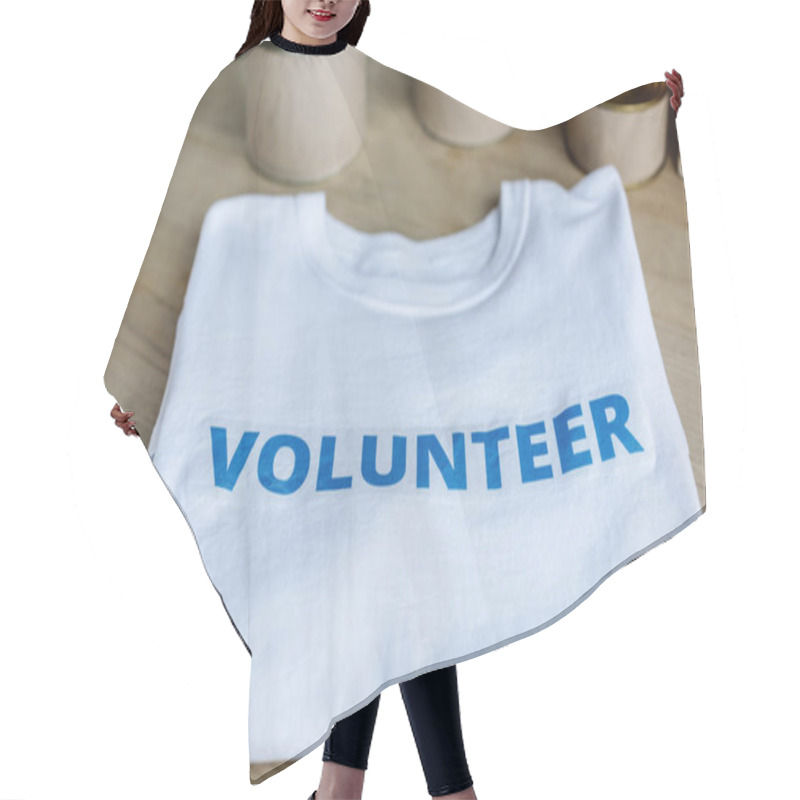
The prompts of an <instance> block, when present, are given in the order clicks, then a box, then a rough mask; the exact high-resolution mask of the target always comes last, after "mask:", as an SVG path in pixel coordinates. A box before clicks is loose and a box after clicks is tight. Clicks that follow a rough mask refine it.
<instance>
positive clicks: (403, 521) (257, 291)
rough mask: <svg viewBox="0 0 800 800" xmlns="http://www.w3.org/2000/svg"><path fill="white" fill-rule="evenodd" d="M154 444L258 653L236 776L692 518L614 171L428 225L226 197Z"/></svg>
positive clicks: (319, 202)
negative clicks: (399, 228) (458, 225)
mask: <svg viewBox="0 0 800 800" xmlns="http://www.w3.org/2000/svg"><path fill="white" fill-rule="evenodd" d="M149 453H150V455H151V457H152V459H153V463H154V465H155V466H156V468H157V470H158V472H159V474H160V475H161V477H162V478H163V480H164V482H165V484H166V486H167V487H168V488H169V490H170V492H171V493H172V495H173V497H174V498H175V500H176V502H177V503H178V504H179V506H180V508H181V510H182V511H183V513H184V515H185V516H186V519H187V520H188V522H189V524H190V526H191V528H192V531H193V532H194V535H195V536H196V539H197V543H198V545H199V549H200V553H201V555H202V559H203V563H204V565H205V568H206V570H207V571H208V574H209V577H210V579H211V581H212V582H213V584H214V586H215V587H216V589H217V590H218V591H219V593H220V596H221V598H222V601H223V603H224V605H225V608H226V609H227V612H228V614H229V615H230V618H231V620H232V622H233V624H234V626H235V628H236V630H237V631H238V633H239V635H240V636H241V638H242V640H243V642H244V643H245V645H246V646H247V648H248V650H249V652H250V653H251V655H252V669H251V686H250V715H249V721H250V763H251V780H253V782H258V781H259V780H262V779H264V778H265V777H268V776H270V775H272V774H275V773H276V772H278V771H280V770H281V769H283V768H285V767H286V766H287V765H288V764H290V763H291V762H292V761H295V760H297V759H299V758H300V757H302V756H303V755H305V754H306V753H308V752H310V751H311V750H312V749H314V748H315V747H317V746H319V745H320V744H321V743H322V742H323V741H324V740H325V738H326V737H327V735H328V733H329V732H330V729H331V727H332V725H333V723H334V722H335V721H336V720H337V719H340V718H343V717H345V716H348V715H349V714H350V713H352V712H353V711H355V710H357V709H358V708H360V707H362V706H364V705H365V704H366V703H368V702H369V701H370V700H372V699H373V698H374V697H375V696H376V694H378V693H379V692H380V691H381V690H382V689H384V688H385V687H387V686H389V685H391V684H393V683H397V682H399V681H403V680H407V679H410V678H413V677H415V676H417V675H419V674H421V673H423V672H426V671H429V670H432V669H437V668H440V667H444V666H448V665H450V664H454V663H457V662H459V661H462V660H465V659H468V658H471V657H474V656H476V655H478V654H481V653H484V652H487V651H490V650H494V649H496V648H498V647H501V646H504V645H507V644H509V643H510V642H512V641H514V640H515V639H519V638H522V637H524V636H528V635H530V634H532V633H535V632H536V631H537V630H540V629H541V628H543V627H545V626H547V625H549V624H551V623H552V622H553V621H555V620H556V619H558V618H559V617H560V616H563V615H564V614H565V613H567V612H568V611H569V610H571V609H572V608H574V607H575V606H576V605H577V604H578V603H580V602H581V601H582V600H583V599H585V598H586V597H587V596H588V594H590V593H591V592H592V591H593V590H594V589H595V588H596V587H597V586H598V585H599V583H601V582H602V581H603V580H604V579H605V578H606V577H608V576H609V575H610V574H611V573H613V572H614V571H615V570H616V569H618V568H619V567H620V566H622V565H624V564H626V563H627V562H629V561H631V560H632V559H634V558H636V557H638V556H639V555H641V554H642V553H643V552H644V551H646V550H648V549H649V548H651V547H653V546H654V545H656V544H658V543H660V542H662V541H664V540H665V539H667V538H669V537H670V536H672V535H674V534H675V533H676V532H678V531H679V530H681V529H682V528H683V527H685V526H686V525H687V524H689V523H690V522H691V521H692V520H693V519H695V518H696V517H697V516H698V515H699V514H700V513H701V510H702V509H701V504H700V500H699V498H698V493H697V489H696V487H695V481H694V478H693V473H692V468H691V464H690V460H689V451H688V446H687V441H686V437H685V435H684V431H683V428H682V426H681V422H680V419H679V416H678V413H677V410H676V407H675V403H674V401H673V397H672V394H671V392H670V388H669V384H668V382H667V377H666V374H665V370H664V365H663V361H662V357H661V352H660V350H659V345H658V341H657V339H656V334H655V329H654V326H653V320H652V317H651V313H650V307H649V305H648V298H647V294H646V291H645V285H644V280H643V276H642V270H641V265H640V261H639V255H638V252H637V247H636V241H635V238H634V232H633V227H632V223H631V218H630V212H629V209H628V204H627V198H626V194H625V191H624V188H623V186H622V183H621V181H620V178H619V174H618V173H617V171H616V170H615V168H614V167H612V166H608V167H603V168H601V169H598V170H596V171H595V172H592V173H590V174H589V175H587V176H586V177H584V178H583V179H582V180H580V181H579V182H578V183H577V184H575V185H574V186H573V187H572V188H571V189H569V190H567V189H565V188H563V187H562V186H561V185H559V184H558V183H555V182H553V181H549V180H531V179H528V178H520V179H515V180H503V181H502V182H501V185H500V200H499V204H498V205H497V206H496V207H495V208H493V209H492V210H491V212H490V213H489V214H488V215H487V216H485V217H484V218H483V219H482V220H481V221H480V222H478V223H477V224H476V225H474V226H472V227H469V228H466V229H463V230H460V231H458V232H456V233H454V234H450V235H446V236H441V237H438V238H434V239H427V240H412V239H409V238H407V237H405V236H403V235H401V234H399V233H396V232H392V231H384V232H381V233H366V232H363V231H360V230H357V229H356V228H354V227H351V226H349V225H347V224H345V223H344V222H342V221H340V220H338V219H337V218H335V217H334V216H332V215H331V214H330V213H329V211H328V210H327V206H326V193H325V191H298V192H297V193H295V194H288V195H275V194H259V193H248V194H240V195H236V196H231V197H226V198H224V199H222V200H218V201H216V202H215V203H213V204H212V205H211V207H210V208H209V210H208V212H207V214H206V215H205V218H204V222H203V225H202V231H201V234H200V239H199V242H198V246H197V251H196V256H195V259H194V265H193V268H192V271H191V276H190V278H189V283H188V287H187V290H186V295H185V299H184V304H183V309H182V311H181V314H180V319H179V322H178V327H177V332H176V338H175V344H174V350H173V354H172V361H171V364H170V370H169V378H168V382H167V386H166V390H165V393H164V397H163V400H162V404H161V409H160V413H159V416H158V419H157V422H156V426H155V429H154V431H153V435H152V438H151V440H150V444H149Z"/></svg>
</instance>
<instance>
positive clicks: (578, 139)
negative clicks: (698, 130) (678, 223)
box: [564, 82, 671, 189]
mask: <svg viewBox="0 0 800 800" xmlns="http://www.w3.org/2000/svg"><path fill="white" fill-rule="evenodd" d="M669 97H670V91H669V89H668V88H667V84H666V83H665V82H661V83H648V84H645V85H644V86H639V87H637V88H636V89H631V90H630V91H629V92H624V93H623V94H621V95H618V96H617V97H614V98H612V99H611V100H607V101H606V102H605V103H601V104H600V105H599V106H595V107H594V108H590V109H589V110H588V111H584V112H583V113H582V114H578V116H576V117H573V118H572V119H570V120H567V122H565V123H564V134H565V141H566V146H567V152H568V153H569V155H570V157H571V158H572V160H573V161H574V162H575V164H576V165H577V166H578V167H579V168H580V169H582V170H583V171H584V172H591V171H592V170H594V169H597V168H598V167H602V166H605V165H606V164H613V165H614V166H615V167H616V168H617V170H618V172H619V174H620V176H621V177H622V182H623V183H624V184H625V188H626V189H634V188H637V187H639V186H642V185H643V184H644V183H646V182H647V181H649V180H652V178H654V177H655V176H656V175H657V174H658V173H659V171H660V170H661V168H662V167H663V166H664V163H665V161H666V158H667V133H668V124H669V112H670V111H671V106H670V104H669Z"/></svg>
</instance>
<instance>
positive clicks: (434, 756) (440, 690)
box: [322, 664, 472, 797]
mask: <svg viewBox="0 0 800 800" xmlns="http://www.w3.org/2000/svg"><path fill="white" fill-rule="evenodd" d="M400 692H401V694H402V696H403V702H404V703H405V705H406V713H407V714H408V721H409V722H410V723H411V730H412V732H413V734H414V741H415V742H416V743H417V751H418V752H419V759H420V761H421V762H422V770H423V772H424V773H425V780H426V782H427V784H428V792H429V793H430V795H431V797H439V796H441V795H445V794H452V793H453V792H460V791H461V790H463V789H468V788H469V787H470V786H472V777H471V776H470V774H469V767H468V766H467V756H466V754H465V752H464V740H463V738H462V735H461V712H460V709H459V704H458V680H457V677H456V667H455V664H453V665H452V666H450V667H444V668H443V669H436V670H433V671H432V672H425V673H423V674H422V675H419V676H417V677H416V678H413V679H412V680H410V681H404V682H403V683H401V684H400ZM380 699H381V696H380V695H378V696H377V697H376V698H375V699H374V700H373V701H372V702H371V703H368V704H367V705H366V706H364V707H363V708H360V709H359V710H358V711H356V712H355V713H354V714H351V715H350V716H349V717H345V718H344V719H340V720H339V721H338V722H337V723H336V724H335V725H334V726H333V730H331V734H330V736H329V737H328V739H327V740H326V742H325V749H324V750H323V753H322V760H323V761H334V762H336V763H337V764H344V765H345V766H348V767H355V768H356V769H364V770H365V769H366V768H367V759H368V757H369V748H370V745H371V744H372V733H373V731H374V730H375V719H376V718H377V716H378V703H379V701H380Z"/></svg>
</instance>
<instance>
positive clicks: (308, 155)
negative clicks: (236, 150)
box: [242, 42, 367, 184]
mask: <svg viewBox="0 0 800 800" xmlns="http://www.w3.org/2000/svg"><path fill="white" fill-rule="evenodd" d="M242 66H243V75H242V77H243V78H244V96H245V102H244V106H245V142H246V149H245V152H246V153H247V158H248V160H249V161H250V163H251V165H252V166H253V168H254V169H256V170H258V171H259V172H261V173H263V174H264V175H265V176H266V177H268V178H272V179H273V180H276V181H280V182H282V183H291V184H304V183H313V182H315V181H320V180H324V179H325V178H328V177H330V176H331V175H335V174H336V173H337V172H340V171H341V170H342V169H344V168H345V166H346V165H347V164H349V163H350V162H351V161H352V160H353V159H354V158H355V157H356V156H357V155H358V152H359V151H360V150H361V143H362V141H363V139H364V137H365V136H366V132H367V58H366V56H365V55H364V54H363V53H362V52H361V51H360V50H356V49H355V48H353V47H347V48H345V49H344V50H342V51H341V52H340V53H334V54H331V55H326V56H324V57H320V56H316V55H309V54H301V53H292V52H287V51H286V50H283V49H282V48H280V47H277V46H276V45H274V44H272V43H271V42H263V43H262V44H261V46H259V47H256V48H254V49H253V50H252V51H251V52H249V53H248V54H247V58H246V59H243V62H242ZM266 76H269V79H268V80H266V79H265V77H266ZM298 98H303V100H302V102H298Z"/></svg>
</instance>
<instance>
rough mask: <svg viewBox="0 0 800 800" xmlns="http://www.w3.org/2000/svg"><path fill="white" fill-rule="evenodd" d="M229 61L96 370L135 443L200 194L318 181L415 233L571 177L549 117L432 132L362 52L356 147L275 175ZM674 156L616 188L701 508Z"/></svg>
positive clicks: (165, 362) (378, 221) (287, 190)
mask: <svg viewBox="0 0 800 800" xmlns="http://www.w3.org/2000/svg"><path fill="white" fill-rule="evenodd" d="M241 65H242V59H237V60H236V61H234V62H233V63H232V64H230V65H229V66H228V67H226V68H225V69H224V70H223V71H222V72H221V73H220V76H219V77H218V78H217V79H216V81H215V82H214V83H213V84H212V86H211V87H210V88H209V90H208V91H207V92H206V94H205V96H204V97H203V99H202V101H201V103H200V104H199V105H198V108H197V111H196V113H195V115H194V118H193V120H192V123H191V125H190V127H189V131H188V133H187V137H186V140H185V142H184V145H183V147H182V149H181V151H180V155H179V157H178V161H177V164H176V167H175V171H174V174H173V177H172V181H171V183H170V186H169V189H168V192H167V196H166V198H165V200H164V204H163V207H162V210H161V213H160V215H159V218H158V223H157V225H156V229H155V231H154V233H153V237H152V239H151V242H150V246H149V247H148V250H147V253H146V256H145V259H144V262H143V264H142V268H141V270H140V273H139V276H138V279H137V281H136V284H135V286H134V289H133V292H132V295H131V298H130V301H129V303H128V307H127V310H126V312H125V315H124V317H123V320H122V324H121V326H120V330H119V333H118V335H117V338H116V341H115V344H114V348H113V350H112V354H111V358H110V359H109V363H108V367H107V369H106V373H105V385H106V388H107V389H108V391H109V392H110V393H111V395H113V397H114V398H115V399H116V400H118V401H119V403H120V405H121V406H122V408H123V409H125V410H132V411H134V412H135V419H136V421H137V428H138V430H139V432H140V434H141V437H142V441H143V442H144V443H145V445H147V443H148V442H149V440H150V435H151V433H152V430H153V426H154V425H155V421H156V418H157V416H158V411H159V408H160V404H161V398H162V396H163V392H164V387H165V385H166V381H167V374H168V370H169V363H170V357H171V354H172V345H173V341H174V337H175V327H176V324H177V320H178V315H179V313H180V310H181V306H182V303H183V297H184V293H185V290H186V284H187V281H188V279H189V274H190V272H191V268H192V263H193V260H194V255H195V251H196V248H197V242H198V237H199V234H200V228H201V225H202V222H203V217H204V216H205V213H206V211H207V209H208V208H209V206H210V205H211V204H212V203H213V202H214V201H216V200H218V199H221V198H223V197H230V196H233V195H237V194H243V193H249V192H263V193H272V194H294V193H296V192H298V191H319V190H320V189H324V190H325V192H326V197H327V208H328V211H329V212H330V213H331V214H332V215H333V216H334V217H336V218H338V219H340V220H342V221H343V222H345V223H347V224H349V225H351V226H352V227H354V228H357V229H359V230H363V231H365V232H378V231H381V230H386V219H387V218H388V219H390V220H391V229H392V230H395V231H398V232H399V233H402V234H404V235H405V236H408V237H410V238H413V239H428V238H433V237H437V236H443V235H446V234H449V233H453V232H455V231H458V230H461V229H463V228H466V227H469V226H472V225H475V224H476V223H477V222H479V221H480V220H481V219H483V217H485V216H486V214H487V213H488V212H489V211H490V210H491V209H492V208H494V207H495V206H496V205H497V203H498V200H499V190H500V181H501V180H506V179H511V180H515V179H518V178H521V177H528V178H531V179H537V178H548V179H550V180H555V181H557V182H559V183H560V184H562V185H563V186H565V187H570V186H572V185H573V184H574V183H575V182H577V181H578V180H579V179H580V178H581V177H582V176H583V173H582V172H581V171H580V170H579V169H578V168H577V167H575V166H574V165H573V164H572V162H571V161H570V159H569V157H568V155H567V152H566V149H565V146H564V141H563V136H562V130H561V126H554V127H552V128H548V129H546V130H543V131H526V130H519V129H515V130H514V131H513V132H512V133H511V134H510V135H509V136H508V137H506V138H505V139H503V140H502V141H500V142H498V143H495V144H491V145H485V146H481V147H470V148H461V147H453V146H450V145H447V144H444V143H442V142H439V141H436V140H435V139H433V138H432V137H431V136H429V135H428V134H427V133H426V132H425V131H424V129H423V128H422V126H421V125H420V123H419V122H418V120H417V117H416V114H415V112H414V109H413V106H412V102H411V84H412V81H413V80H414V79H413V78H411V77H409V76H406V75H404V74H402V73H399V72H396V71H394V70H392V69H390V68H388V67H385V66H383V65H381V64H380V63H378V62H376V61H373V60H372V59H367V68H368V69H367V77H368V128H367V135H366V137H365V140H364V146H363V148H362V150H361V152H360V153H359V154H358V156H357V157H356V158H355V159H354V160H353V161H352V162H351V163H350V164H348V165H347V166H346V167H345V168H344V169H343V170H342V171H341V172H340V173H339V174H337V175H335V176H334V177H332V178H329V179H327V180H325V181H322V182H318V183H308V184H303V185H302V186H297V185H293V186H287V185H285V184H280V183H276V182H274V181H271V180H269V179H268V178H266V177H264V176H263V175H261V174H259V173H258V172H256V170H255V169H253V167H252V166H251V165H250V162H249V161H248V159H247V157H246V155H245V139H244V128H245V122H244V116H245V115H244V92H243V89H244V86H243V80H244V78H243V74H244V71H243V69H242V68H241ZM672 146H673V148H674V147H675V139H674V125H673V131H672ZM674 155H675V153H674V152H673V153H672V157H671V158H669V159H668V160H667V163H666V165H665V167H664V168H663V169H662V170H661V172H660V173H659V174H658V175H657V176H656V178H655V179H653V180H652V181H650V182H649V183H648V184H646V185H645V186H642V187H640V188H636V189H630V190H628V192H627V196H628V202H629V205H630V209H631V215H632V218H633V226H634V231H635V234H636V241H637V245H638V248H639V254H640V258H641V262H642V268H643V271H644V278H645V283H646V286H647V292H648V297H649V301H650V308H651V311H652V314H653V319H654V322H655V327H656V333H657V336H658V341H659V345H660V347H661V353H662V356H663V359H664V364H665V367H666V371H667V376H668V379H669V383H670V388H671V390H672V394H673V397H674V398H675V403H676V405H677V407H678V412H679V414H680V417H681V421H682V423H683V427H684V430H685V432H686V437H687V440H688V442H689V450H690V455H691V462H692V468H693V470H694V476H695V481H696V483H697V488H698V492H699V494H700V501H701V504H702V505H705V475H704V459H703V424H702V415H701V405H700V375H699V365H698V358H697V338H696V333H695V319H694V303H693V296H692V281H691V266H690V261H689V232H688V220H687V211H686V200H685V195H684V187H683V181H682V179H681V178H680V176H679V175H678V174H677V172H676V170H675V166H674V163H675V161H674ZM454 199H457V202H454ZM412 211H413V218H412V215H411V213H410V212H412ZM109 424H112V423H111V422H110V421H109ZM122 435H123V434H122V433H121V432H120V436H122Z"/></svg>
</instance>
